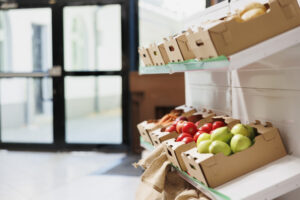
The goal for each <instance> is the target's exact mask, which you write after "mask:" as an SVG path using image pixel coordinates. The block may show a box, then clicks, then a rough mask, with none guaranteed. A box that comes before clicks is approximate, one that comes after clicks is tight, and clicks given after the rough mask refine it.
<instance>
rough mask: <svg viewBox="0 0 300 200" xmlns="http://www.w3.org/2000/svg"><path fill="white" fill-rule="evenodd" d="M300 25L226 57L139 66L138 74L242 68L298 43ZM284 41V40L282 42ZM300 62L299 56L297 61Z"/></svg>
mask: <svg viewBox="0 0 300 200" xmlns="http://www.w3.org/2000/svg"><path fill="white" fill-rule="evenodd" d="M299 35H300V27H297V28H294V29H292V30H289V31H287V32H285V33H282V34H280V35H277V36H275V37H272V38H270V39H268V40H265V41H263V42H260V43H258V44H256V45H254V46H252V47H249V48H247V49H245V50H242V51H240V52H238V53H236V54H233V55H231V56H229V58H228V59H227V57H225V56H219V57H217V58H211V59H207V60H203V61H196V60H187V61H184V62H179V63H169V64H167V65H164V66H152V67H140V69H139V73H140V74H172V73H176V72H189V71H203V70H206V71H215V70H222V71H232V70H236V69H240V68H243V67H245V66H247V65H249V64H251V63H255V62H258V61H260V60H262V59H264V58H267V57H269V56H271V55H274V54H276V53H279V52H282V51H285V50H286V51H289V48H290V47H293V46H296V45H300V37H299ZM283 41H284V42H283ZM298 61H299V62H300V58H299V59H298V60H297V62H298Z"/></svg>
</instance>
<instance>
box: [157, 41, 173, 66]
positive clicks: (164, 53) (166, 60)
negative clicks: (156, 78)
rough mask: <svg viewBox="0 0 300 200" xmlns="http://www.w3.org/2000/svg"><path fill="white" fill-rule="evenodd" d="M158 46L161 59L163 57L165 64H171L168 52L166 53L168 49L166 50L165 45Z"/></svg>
mask: <svg viewBox="0 0 300 200" xmlns="http://www.w3.org/2000/svg"><path fill="white" fill-rule="evenodd" d="M157 46H158V49H159V51H160V54H161V57H162V59H163V60H164V63H165V64H168V63H169V62H170V59H169V57H168V54H167V51H166V49H165V46H164V44H163V43H160V44H158V45H157Z"/></svg>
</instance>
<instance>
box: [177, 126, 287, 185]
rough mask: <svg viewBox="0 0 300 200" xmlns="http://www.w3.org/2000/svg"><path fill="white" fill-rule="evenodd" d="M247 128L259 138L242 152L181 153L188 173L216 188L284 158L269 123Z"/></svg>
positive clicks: (275, 134) (274, 129) (193, 150)
mask: <svg viewBox="0 0 300 200" xmlns="http://www.w3.org/2000/svg"><path fill="white" fill-rule="evenodd" d="M249 125H250V126H252V127H254V128H256V129H257V131H258V134H259V135H258V136H256V137H255V143H254V144H253V145H252V146H251V147H250V148H248V149H246V150H244V151H241V152H238V153H235V154H232V155H230V156H224V154H222V153H219V154H216V155H213V154H200V153H198V152H197V149H196V148H193V149H191V150H189V151H186V152H184V153H182V159H183V161H184V163H185V165H186V167H187V171H188V173H189V174H190V175H191V176H192V177H194V178H196V179H198V180H199V181H201V182H203V183H204V184H205V185H207V186H209V187H212V188H215V187H217V186H219V185H222V184H224V183H226V182H228V181H230V180H233V179H234V178H237V177H239V176H242V175H244V174H246V173H248V172H250V171H252V170H255V169H257V168H259V167H262V166H264V165H266V164H268V163H270V162H272V161H275V160H277V159H279V158H281V157H283V156H285V155H286V154H287V153H286V150H285V147H284V145H283V143H282V140H281V137H280V134H279V131H278V129H277V128H274V127H272V125H271V124H270V123H267V124H266V125H261V124H260V122H259V121H256V123H252V124H249ZM287 170H288V169H287Z"/></svg>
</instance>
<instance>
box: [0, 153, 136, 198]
mask: <svg viewBox="0 0 300 200" xmlns="http://www.w3.org/2000/svg"><path fill="white" fill-rule="evenodd" d="M138 159H139V157H137V156H126V154H124V153H110V154H109V153H97V152H71V153H37V152H11V151H0V199H1V200H94V199H95V200H96V199H97V200H102V199H105V200H120V199H122V200H127V199H128V200H132V199H134V195H135V191H136V188H137V186H138V183H139V176H140V174H141V170H140V169H135V168H133V167H132V165H131V163H133V162H135V161H136V160H138Z"/></svg>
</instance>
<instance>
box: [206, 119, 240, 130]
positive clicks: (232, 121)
mask: <svg viewBox="0 0 300 200" xmlns="http://www.w3.org/2000/svg"><path fill="white" fill-rule="evenodd" d="M216 121H222V122H224V123H225V124H226V126H227V127H228V128H229V129H230V130H231V129H232V127H233V126H234V125H236V124H238V123H241V121H240V120H239V119H234V118H232V117H229V116H214V117H212V118H211V122H212V123H213V122H216Z"/></svg>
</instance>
